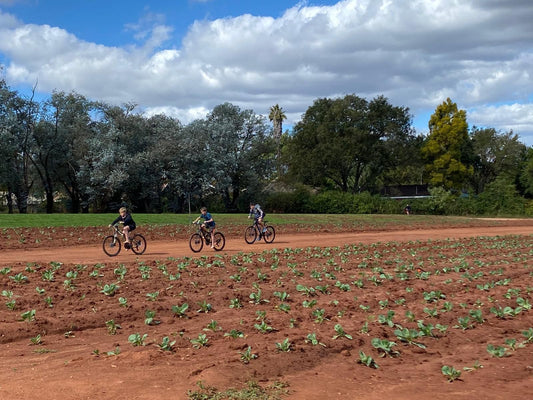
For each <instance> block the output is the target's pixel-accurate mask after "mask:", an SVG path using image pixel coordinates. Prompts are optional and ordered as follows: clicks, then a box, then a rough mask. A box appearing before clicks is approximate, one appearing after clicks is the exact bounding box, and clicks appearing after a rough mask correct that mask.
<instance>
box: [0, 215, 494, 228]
mask: <svg viewBox="0 0 533 400" xmlns="http://www.w3.org/2000/svg"><path fill="white" fill-rule="evenodd" d="M198 215H200V213H199V212H198V213H193V214H192V215H189V214H171V213H168V214H141V213H139V214H136V213H134V214H132V216H133V218H134V220H135V222H136V223H137V225H139V226H142V225H187V224H189V223H190V222H191V221H192V220H193V219H194V218H196V217H197V216H198ZM117 216H118V214H0V228H21V227H25V228H31V227H59V226H67V227H69V226H105V225H108V224H109V223H110V222H112V221H113V220H114V219H115V218H116V217H117ZM247 216H248V214H244V213H243V214H218V213H213V217H214V218H215V221H216V222H217V224H218V225H219V226H225V225H226V226H227V225H243V226H245V225H249V224H250V223H251V221H250V220H248V219H247ZM266 220H267V221H268V223H270V224H272V225H275V226H280V225H285V224H293V225H302V226H306V227H307V228H313V227H316V228H319V227H320V226H323V225H330V224H333V225H337V226H356V227H365V226H368V227H374V228H376V227H384V228H385V227H387V226H388V225H405V226H406V227H408V226H420V225H426V224H427V226H431V225H433V224H445V225H449V226H458V225H465V224H469V225H477V224H482V222H481V220H476V219H473V218H467V217H442V216H432V215H410V216H406V215H401V214H391V215H381V214H267V217H266ZM476 221H477V222H476ZM484 225H487V224H486V223H485V224H484Z"/></svg>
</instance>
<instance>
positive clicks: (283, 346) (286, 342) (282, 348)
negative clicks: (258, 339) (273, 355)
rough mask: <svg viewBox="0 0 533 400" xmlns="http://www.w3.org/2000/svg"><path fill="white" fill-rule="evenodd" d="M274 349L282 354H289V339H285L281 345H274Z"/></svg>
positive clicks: (290, 346)
mask: <svg viewBox="0 0 533 400" xmlns="http://www.w3.org/2000/svg"><path fill="white" fill-rule="evenodd" d="M276 348H277V349H278V350H279V351H283V352H289V351H291V348H292V343H291V342H290V341H289V338H285V340H284V341H283V342H281V343H276Z"/></svg>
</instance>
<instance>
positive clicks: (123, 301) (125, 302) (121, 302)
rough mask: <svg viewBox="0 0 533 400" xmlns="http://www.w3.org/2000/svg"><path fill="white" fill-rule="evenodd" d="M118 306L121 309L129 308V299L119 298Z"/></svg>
mask: <svg viewBox="0 0 533 400" xmlns="http://www.w3.org/2000/svg"><path fill="white" fill-rule="evenodd" d="M118 304H119V305H120V307H128V299H127V298H125V297H119V298H118Z"/></svg>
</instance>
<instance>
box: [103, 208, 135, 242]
mask: <svg viewBox="0 0 533 400" xmlns="http://www.w3.org/2000/svg"><path fill="white" fill-rule="evenodd" d="M118 213H119V214H120V215H119V216H118V217H117V218H116V219H115V220H114V221H113V222H111V223H110V224H109V226H113V225H115V224H117V223H119V222H121V223H123V224H124V226H123V227H122V233H123V234H124V238H125V242H124V248H125V249H129V248H130V232H131V231H134V230H135V228H136V227H137V225H135V221H134V220H133V218H132V217H131V214H130V213H129V212H128V209H127V208H126V207H120V209H119V210H118Z"/></svg>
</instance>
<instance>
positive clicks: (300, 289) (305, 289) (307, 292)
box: [296, 284, 316, 297]
mask: <svg viewBox="0 0 533 400" xmlns="http://www.w3.org/2000/svg"><path fill="white" fill-rule="evenodd" d="M296 290H297V291H298V292H300V293H302V294H304V295H305V296H308V297H310V296H314V295H315V294H316V290H315V288H313V287H307V286H304V285H300V284H298V285H296Z"/></svg>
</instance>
